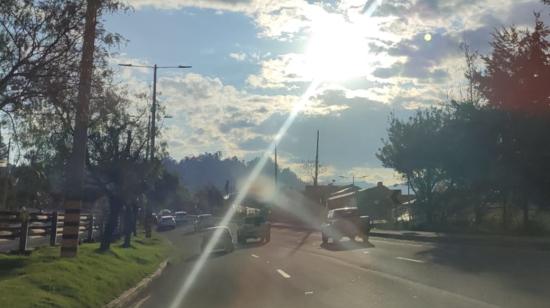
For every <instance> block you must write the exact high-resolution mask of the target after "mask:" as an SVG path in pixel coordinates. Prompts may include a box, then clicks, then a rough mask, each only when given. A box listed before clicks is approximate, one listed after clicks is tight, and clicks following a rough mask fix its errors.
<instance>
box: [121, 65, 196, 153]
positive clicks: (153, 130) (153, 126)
mask: <svg viewBox="0 0 550 308" xmlns="http://www.w3.org/2000/svg"><path fill="white" fill-rule="evenodd" d="M119 66H124V67H140V68H152V69H153V102H152V105H151V136H150V140H151V144H150V145H149V150H148V151H147V152H148V153H147V154H148V155H149V159H150V160H154V159H155V140H156V134H157V126H156V122H157V70H158V69H159V68H191V67H192V66H190V65H178V66H158V65H156V64H155V65H134V64H119ZM147 154H146V156H147Z"/></svg>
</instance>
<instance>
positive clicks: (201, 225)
mask: <svg viewBox="0 0 550 308" xmlns="http://www.w3.org/2000/svg"><path fill="white" fill-rule="evenodd" d="M214 225H215V222H214V217H212V214H200V215H197V216H196V217H195V221H194V223H193V227H194V230H195V232H199V231H202V230H204V229H205V228H209V227H214Z"/></svg>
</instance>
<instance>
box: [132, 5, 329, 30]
mask: <svg viewBox="0 0 550 308" xmlns="http://www.w3.org/2000/svg"><path fill="white" fill-rule="evenodd" d="M128 2H129V4H130V5H132V6H133V7H135V8H136V9H138V10H139V9H143V8H155V9H162V10H173V9H182V8H187V7H195V8H201V9H211V10H214V11H215V12H216V11H229V12H238V13H243V14H245V15H247V16H250V17H251V18H252V19H253V20H254V22H255V23H256V25H257V27H258V28H259V30H260V31H259V33H258V35H259V36H260V37H271V38H277V39H281V40H288V39H292V38H293V37H294V36H295V35H296V34H297V33H299V32H300V31H301V30H302V29H304V28H306V27H307V26H308V23H309V21H310V20H311V18H312V16H313V15H314V14H315V13H316V12H317V11H319V10H322V8H321V6H319V5H317V4H313V3H309V2H308V1H305V0H277V1H272V0H162V1H159V0H129V1H128Z"/></svg>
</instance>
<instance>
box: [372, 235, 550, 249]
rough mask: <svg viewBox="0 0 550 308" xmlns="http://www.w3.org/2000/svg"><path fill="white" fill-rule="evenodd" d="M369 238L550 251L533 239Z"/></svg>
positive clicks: (547, 243) (546, 243)
mask: <svg viewBox="0 0 550 308" xmlns="http://www.w3.org/2000/svg"><path fill="white" fill-rule="evenodd" d="M370 236H374V237H381V238H391V239H398V240H406V241H418V242H428V243H441V244H472V245H492V246H507V247H520V248H529V247H530V248H540V249H550V241H547V240H543V239H533V238H498V237H468V236H456V235H447V236H436V237H427V236H422V235H415V234H395V233H386V232H379V231H371V232H370Z"/></svg>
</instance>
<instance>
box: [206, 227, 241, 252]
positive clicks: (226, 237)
mask: <svg viewBox="0 0 550 308" xmlns="http://www.w3.org/2000/svg"><path fill="white" fill-rule="evenodd" d="M218 230H220V231H218ZM216 231H218V232H221V234H220V238H219V239H218V241H217V242H216V244H215V245H214V248H212V252H218V251H223V252H225V253H230V252H232V251H233V249H235V245H234V244H233V237H232V236H231V231H229V228H228V227H223V226H217V227H212V228H206V229H205V230H204V233H203V235H202V242H201V252H204V249H206V245H208V242H209V241H210V239H211V238H212V236H214V233H215V232H216Z"/></svg>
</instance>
